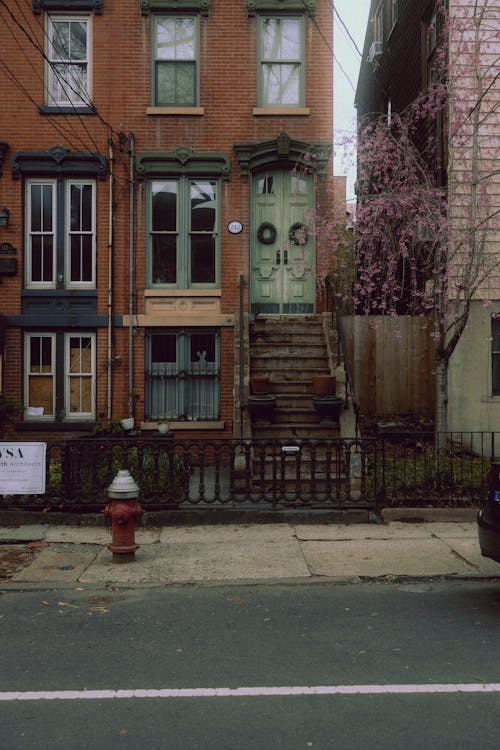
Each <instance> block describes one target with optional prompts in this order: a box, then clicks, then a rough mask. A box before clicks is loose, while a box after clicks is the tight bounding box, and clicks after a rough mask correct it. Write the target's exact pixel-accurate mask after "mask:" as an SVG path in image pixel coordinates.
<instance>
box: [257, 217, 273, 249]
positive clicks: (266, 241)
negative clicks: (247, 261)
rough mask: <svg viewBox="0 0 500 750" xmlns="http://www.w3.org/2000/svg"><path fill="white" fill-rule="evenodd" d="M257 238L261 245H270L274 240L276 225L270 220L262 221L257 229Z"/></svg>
mask: <svg viewBox="0 0 500 750" xmlns="http://www.w3.org/2000/svg"><path fill="white" fill-rule="evenodd" d="M257 239H258V240H259V242H261V243H262V244H263V245H272V244H273V243H274V242H276V227H275V226H274V224H271V222H270V221H263V222H262V224H261V225H260V227H259V228H258V229H257Z"/></svg>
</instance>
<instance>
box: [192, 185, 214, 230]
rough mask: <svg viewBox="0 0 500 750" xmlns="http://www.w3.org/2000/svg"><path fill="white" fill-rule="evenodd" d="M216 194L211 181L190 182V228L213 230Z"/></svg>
mask: <svg viewBox="0 0 500 750" xmlns="http://www.w3.org/2000/svg"><path fill="white" fill-rule="evenodd" d="M215 217H216V194H215V184H214V183H212V182H192V183H191V230H192V231H193V232H213V231H214V230H215Z"/></svg>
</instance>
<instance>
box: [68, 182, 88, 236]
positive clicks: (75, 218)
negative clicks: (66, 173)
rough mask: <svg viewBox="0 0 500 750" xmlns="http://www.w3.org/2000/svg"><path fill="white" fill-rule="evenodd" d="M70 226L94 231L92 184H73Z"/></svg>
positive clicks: (74, 229)
mask: <svg viewBox="0 0 500 750" xmlns="http://www.w3.org/2000/svg"><path fill="white" fill-rule="evenodd" d="M70 204H71V205H70V228H71V230H72V231H76V232H81V231H83V232H91V231H92V185H71V198H70Z"/></svg>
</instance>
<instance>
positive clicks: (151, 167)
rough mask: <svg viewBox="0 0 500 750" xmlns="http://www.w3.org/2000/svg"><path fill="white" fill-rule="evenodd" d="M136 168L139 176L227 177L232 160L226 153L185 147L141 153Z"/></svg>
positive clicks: (136, 161)
mask: <svg viewBox="0 0 500 750" xmlns="http://www.w3.org/2000/svg"><path fill="white" fill-rule="evenodd" d="M135 168H136V172H137V176H138V177H148V176H154V175H158V176H159V175H164V176H170V175H178V174H193V175H194V174H196V175H203V176H210V177H221V176H222V177H225V178H226V179H227V178H228V177H229V175H230V173H231V160H230V159H228V157H227V156H225V155H224V154H216V153H213V152H208V153H197V152H195V151H192V150H191V149H190V148H185V147H183V148H178V149H176V150H175V151H160V152H157V151H154V152H149V153H145V154H141V155H140V156H138V157H137V158H136V160H135Z"/></svg>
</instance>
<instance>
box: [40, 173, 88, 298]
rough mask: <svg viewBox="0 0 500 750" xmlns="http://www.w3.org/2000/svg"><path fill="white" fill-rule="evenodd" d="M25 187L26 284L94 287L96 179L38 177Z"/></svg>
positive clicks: (76, 287) (47, 286)
mask: <svg viewBox="0 0 500 750" xmlns="http://www.w3.org/2000/svg"><path fill="white" fill-rule="evenodd" d="M26 191H27V193H26V206H27V211H26V217H27V219H26V221H27V237H26V245H27V263H26V286H27V287H30V288H54V287H56V286H66V287H67V288H72V289H78V288H92V287H94V286H95V183H94V182H93V181H92V180H72V179H68V180H62V179H61V180H39V179H36V180H28V181H27V183H26ZM59 216H61V217H62V231H61V232H60V235H59V234H58V233H57V231H56V228H58V227H59V218H58V217H59Z"/></svg>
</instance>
